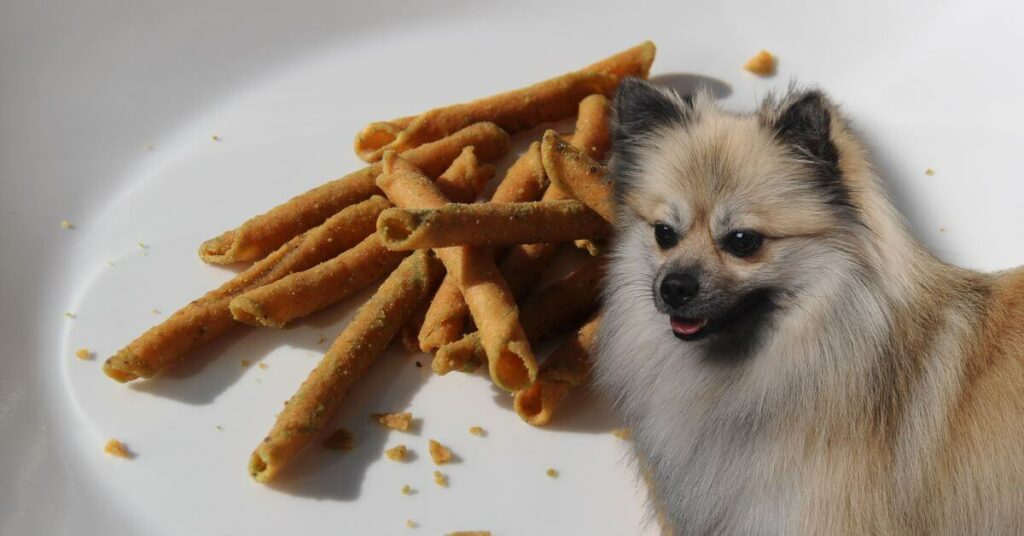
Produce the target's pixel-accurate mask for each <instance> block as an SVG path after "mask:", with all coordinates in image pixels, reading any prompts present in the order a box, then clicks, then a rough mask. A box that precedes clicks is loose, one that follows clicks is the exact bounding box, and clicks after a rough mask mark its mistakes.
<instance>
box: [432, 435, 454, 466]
mask: <svg viewBox="0 0 1024 536" xmlns="http://www.w3.org/2000/svg"><path fill="white" fill-rule="evenodd" d="M429 450H430V459H431V460H434V464H436V465H443V464H446V463H448V462H450V461H452V459H453V458H455V455H454V454H452V451H451V449H449V448H448V447H446V446H444V445H442V444H441V443H439V442H437V441H435V440H433V439H431V440H430V443H429Z"/></svg>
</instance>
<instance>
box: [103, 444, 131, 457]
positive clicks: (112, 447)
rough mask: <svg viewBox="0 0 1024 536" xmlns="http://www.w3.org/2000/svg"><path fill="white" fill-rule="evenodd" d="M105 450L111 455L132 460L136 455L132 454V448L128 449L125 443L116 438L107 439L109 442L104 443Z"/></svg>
mask: <svg viewBox="0 0 1024 536" xmlns="http://www.w3.org/2000/svg"><path fill="white" fill-rule="evenodd" d="M103 452H106V453H107V454H109V455H111V456H115V457H117V458H124V459H127V460H130V459H132V458H134V457H135V455H134V454H132V452H131V451H130V450H128V447H127V446H125V444H124V443H122V442H120V441H118V440H116V439H111V440H110V441H107V444H106V445H103Z"/></svg>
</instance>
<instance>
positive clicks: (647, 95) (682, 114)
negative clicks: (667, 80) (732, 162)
mask: <svg viewBox="0 0 1024 536" xmlns="http://www.w3.org/2000/svg"><path fill="white" fill-rule="evenodd" d="M612 110H613V111H614V116H613V121H612V148H613V149H614V155H615V158H614V159H613V162H612V169H613V173H612V177H613V179H614V181H615V189H616V193H621V191H622V190H623V189H624V188H625V186H626V183H627V182H628V180H629V176H630V173H631V172H632V171H634V170H635V166H636V165H637V160H638V158H639V153H640V152H641V151H643V149H644V146H645V144H646V143H647V142H648V140H649V138H650V136H651V134H652V133H653V132H654V131H656V130H658V129H659V128H662V127H665V126H669V125H679V126H682V127H685V126H686V125H687V123H688V122H689V121H691V120H692V117H693V106H692V101H691V100H688V99H682V98H680V97H679V95H678V94H676V93H675V92H674V91H672V90H669V89H662V88H659V87H658V86H655V85H654V84H651V83H650V82H647V81H646V80H641V79H639V78H632V77H630V78H625V79H623V80H622V83H621V84H619V89H618V91H616V92H615V99H614V102H613V103H612Z"/></svg>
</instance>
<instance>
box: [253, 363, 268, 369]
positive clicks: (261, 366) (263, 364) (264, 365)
mask: <svg viewBox="0 0 1024 536" xmlns="http://www.w3.org/2000/svg"><path fill="white" fill-rule="evenodd" d="M256 366H257V367H259V368H261V369H263V370H267V369H268V368H270V365H268V364H266V363H264V362H262V361H260V362H259V363H257V364H256Z"/></svg>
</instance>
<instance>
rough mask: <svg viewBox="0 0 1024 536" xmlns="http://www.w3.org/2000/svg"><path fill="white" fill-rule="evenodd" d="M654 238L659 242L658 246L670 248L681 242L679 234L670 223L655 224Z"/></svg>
mask: <svg viewBox="0 0 1024 536" xmlns="http://www.w3.org/2000/svg"><path fill="white" fill-rule="evenodd" d="M654 239H655V240H656V241H657V242H658V247H660V248H661V249H668V248H670V247H672V246H674V245H676V243H677V242H679V235H677V234H676V232H675V230H673V229H672V228H671V227H669V226H668V225H665V224H664V223H661V222H658V223H655V224H654Z"/></svg>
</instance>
